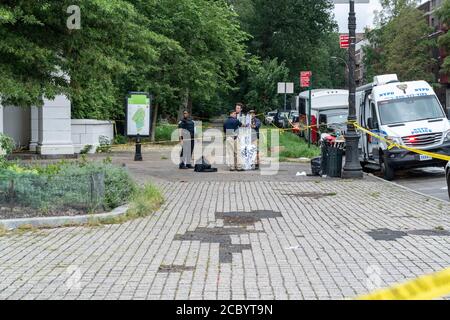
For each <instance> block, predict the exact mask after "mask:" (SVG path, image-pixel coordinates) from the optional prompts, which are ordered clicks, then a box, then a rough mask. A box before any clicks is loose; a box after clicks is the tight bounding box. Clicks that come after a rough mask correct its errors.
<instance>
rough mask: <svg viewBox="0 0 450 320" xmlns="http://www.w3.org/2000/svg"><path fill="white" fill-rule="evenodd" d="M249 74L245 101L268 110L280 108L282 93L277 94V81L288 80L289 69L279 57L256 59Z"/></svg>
mask: <svg viewBox="0 0 450 320" xmlns="http://www.w3.org/2000/svg"><path fill="white" fill-rule="evenodd" d="M249 68H250V70H249V71H250V72H249V76H248V86H249V88H248V93H247V94H246V95H245V101H246V104H247V106H248V107H249V108H251V109H256V110H258V113H259V112H267V111H270V110H273V109H277V108H279V107H280V106H281V105H282V103H281V95H279V94H277V83H278V82H284V81H288V77H289V69H288V68H287V67H286V65H285V63H284V62H282V63H279V62H278V59H277V58H275V59H272V60H264V61H263V62H259V61H256V62H255V64H254V65H253V66H250V67H249Z"/></svg>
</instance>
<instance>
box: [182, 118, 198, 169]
mask: <svg viewBox="0 0 450 320" xmlns="http://www.w3.org/2000/svg"><path fill="white" fill-rule="evenodd" d="M178 129H179V136H180V142H181V143H182V146H183V147H182V149H181V154H180V159H181V160H180V169H192V168H194V167H193V166H192V164H191V162H192V153H193V152H194V144H195V139H194V137H195V122H194V121H193V120H192V119H191V117H190V116H189V112H188V111H186V110H185V111H184V112H183V119H181V120H180V122H178Z"/></svg>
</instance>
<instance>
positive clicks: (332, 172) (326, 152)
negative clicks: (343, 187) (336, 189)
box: [322, 141, 344, 177]
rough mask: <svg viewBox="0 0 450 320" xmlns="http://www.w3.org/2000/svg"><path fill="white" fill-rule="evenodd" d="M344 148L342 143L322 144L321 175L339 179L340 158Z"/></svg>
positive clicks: (340, 172)
mask: <svg viewBox="0 0 450 320" xmlns="http://www.w3.org/2000/svg"><path fill="white" fill-rule="evenodd" d="M343 155H344V148H343V144H342V143H334V142H331V143H330V142H327V141H323V142H322V174H325V175H327V176H329V177H341V174H342V157H343Z"/></svg>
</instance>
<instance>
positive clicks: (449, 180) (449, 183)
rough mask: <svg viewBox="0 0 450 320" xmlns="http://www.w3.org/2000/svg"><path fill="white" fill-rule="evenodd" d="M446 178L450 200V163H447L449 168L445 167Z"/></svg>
mask: <svg viewBox="0 0 450 320" xmlns="http://www.w3.org/2000/svg"><path fill="white" fill-rule="evenodd" d="M445 176H446V177H447V191H448V197H449V199H450V161H449V162H448V163H447V166H446V167H445Z"/></svg>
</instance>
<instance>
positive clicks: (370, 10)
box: [334, 0, 381, 33]
mask: <svg viewBox="0 0 450 320" xmlns="http://www.w3.org/2000/svg"><path fill="white" fill-rule="evenodd" d="M348 7H349V6H348V4H336V5H335V8H334V15H335V19H336V21H337V22H338V24H339V32H342V33H346V32H348V9H349V8H348ZM376 10H378V11H379V10H381V5H380V2H379V0H370V3H364V4H355V11H356V32H364V28H365V27H366V26H369V27H370V26H373V19H374V17H375V15H374V11H376Z"/></svg>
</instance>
